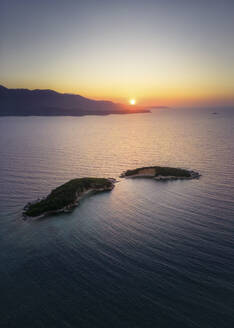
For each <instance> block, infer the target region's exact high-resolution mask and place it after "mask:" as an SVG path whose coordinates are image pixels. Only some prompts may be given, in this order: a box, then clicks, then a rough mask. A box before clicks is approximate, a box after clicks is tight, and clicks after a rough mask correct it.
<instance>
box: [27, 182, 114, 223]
mask: <svg viewBox="0 0 234 328" xmlns="http://www.w3.org/2000/svg"><path fill="white" fill-rule="evenodd" d="M113 188H114V179H105V178H80V179H73V180H70V181H68V182H67V183H65V184H63V185H61V186H59V187H58V188H56V189H54V190H52V191H51V193H50V194H49V195H48V196H47V197H46V198H43V199H41V200H38V201H36V202H33V203H28V204H27V205H26V206H25V208H24V213H23V214H24V216H31V217H38V216H44V215H46V214H54V213H59V212H70V211H71V210H72V209H73V208H74V207H75V206H77V205H78V203H79V200H80V199H81V198H82V196H84V195H85V194H86V193H88V192H101V191H110V190H112V189H113Z"/></svg>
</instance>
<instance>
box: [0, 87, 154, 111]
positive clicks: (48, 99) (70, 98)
mask: <svg viewBox="0 0 234 328" xmlns="http://www.w3.org/2000/svg"><path fill="white" fill-rule="evenodd" d="M147 112H150V110H149V109H147V108H143V107H138V106H134V107H133V106H127V105H122V104H116V103H113V102H111V101H101V100H92V99H88V98H85V97H82V96H79V95H75V94H68V93H59V92H56V91H53V90H38V89H36V90H28V89H8V88H5V87H4V86H1V85H0V116H58V115H60V116H82V115H108V114H130V113H147Z"/></svg>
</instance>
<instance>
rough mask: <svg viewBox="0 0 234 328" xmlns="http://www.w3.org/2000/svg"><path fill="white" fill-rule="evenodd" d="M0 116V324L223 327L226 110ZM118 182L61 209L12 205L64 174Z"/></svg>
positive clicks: (231, 144) (227, 273)
mask: <svg viewBox="0 0 234 328" xmlns="http://www.w3.org/2000/svg"><path fill="white" fill-rule="evenodd" d="M211 112H212V111H210V110H204V111H198V112H189V111H187V112H183V111H178V112H173V111H171V110H169V111H162V112H159V113H158V112H154V113H152V114H137V115H119V116H118V115H110V116H106V117H95V116H92V117H76V118H72V117H50V118H49V117H47V118H44V117H25V118H23V117H21V118H20V117H11V118H8V117H5V118H0V210H1V211H0V265H1V267H0V292H1V293H0V309H1V316H0V326H1V327H9V328H11V327H17V328H18V327H24V328H31V327H33V328H39V327H40V328H41V327H46V328H47V327H48V328H55V327H56V328H60V327H74V328H75V327H94V328H99V327H100V328H101V327H108V328H109V327H113V328H114V327H121V328H122V327H124V328H125V327H128V328H141V327H169V328H173V327H180V328H181V327H185V328H187V327H191V328H192V327H197V328H198V327H199V328H203V327H204V328H211V327H212V328H216V327H217V328H221V327H222V328H225V327H226V328H233V327H234V196H233V195H234V111H227V110H221V109H220V110H219V111H218V112H219V114H217V115H212V114H211ZM144 165H147V166H148V165H168V166H175V167H176V166H178V167H184V168H190V169H194V170H197V171H199V172H200V173H201V174H202V177H201V178H200V179H199V180H191V181H173V182H166V183H165V182H164V183H161V182H155V181H153V180H148V179H146V180H144V179H134V180H121V182H119V183H117V185H116V187H115V189H114V190H113V191H112V192H111V193H105V194H98V195H94V196H92V197H89V198H86V199H84V200H83V201H82V203H81V205H80V206H79V207H78V208H77V209H76V210H75V211H74V212H73V213H72V214H69V215H67V214H66V215H65V214H62V215H59V216H52V217H49V218H47V219H44V220H39V221H30V220H28V221H23V220H22V218H21V212H22V208H23V206H24V205H25V204H26V203H27V202H28V201H30V200H34V199H36V198H38V197H41V196H43V195H46V194H47V193H48V192H49V191H50V190H51V189H52V188H54V187H56V186H58V185H59V184H61V183H63V182H66V181H67V180H69V179H71V178H74V177H82V176H105V177H118V175H119V174H120V173H121V172H122V171H123V170H126V169H128V168H135V167H139V166H144Z"/></svg>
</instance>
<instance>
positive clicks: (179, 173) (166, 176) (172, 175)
mask: <svg viewBox="0 0 234 328" xmlns="http://www.w3.org/2000/svg"><path fill="white" fill-rule="evenodd" d="M120 177H121V178H128V177H129V178H130V177H151V178H154V179H156V180H174V179H194V178H198V177H199V173H197V172H194V171H189V170H185V169H180V168H174V167H163V166H148V167H141V168H137V169H133V170H127V171H125V172H123V173H122V174H121V175H120Z"/></svg>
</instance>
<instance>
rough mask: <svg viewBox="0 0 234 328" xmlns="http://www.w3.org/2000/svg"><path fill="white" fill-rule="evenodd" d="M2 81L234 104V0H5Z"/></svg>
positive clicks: (89, 93) (149, 100) (116, 96)
mask: <svg viewBox="0 0 234 328" xmlns="http://www.w3.org/2000/svg"><path fill="white" fill-rule="evenodd" d="M0 31H1V33H0V59H1V60H0V84H2V85H4V86H6V87H9V88H29V89H36V88H39V89H53V90H56V91H59V92H68V93H77V94H81V95H83V96H86V97H89V98H94V99H107V100H113V101H115V102H121V103H126V102H128V101H129V99H132V98H133V99H136V102H137V104H139V105H150V106H151V105H152V106H153V105H164V106H220V105H225V106H234V1H233V0H220V1H217V0H203V1H200V0H197V1H192V0H154V1H153V0H144V1H143V0H141V1H139V0H124V1H123V0H118V1H117V0H116V1H111V0H83V1H79V0H40V1H38V0H37V1H36V0H0Z"/></svg>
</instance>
